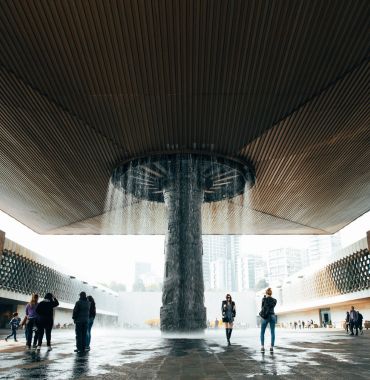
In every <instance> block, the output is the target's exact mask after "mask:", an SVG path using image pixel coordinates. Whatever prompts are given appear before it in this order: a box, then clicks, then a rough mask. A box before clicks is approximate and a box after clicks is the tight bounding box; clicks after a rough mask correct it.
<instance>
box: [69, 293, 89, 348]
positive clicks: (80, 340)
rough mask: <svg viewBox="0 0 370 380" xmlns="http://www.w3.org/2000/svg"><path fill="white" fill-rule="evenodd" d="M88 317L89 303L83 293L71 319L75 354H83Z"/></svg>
mask: <svg viewBox="0 0 370 380" xmlns="http://www.w3.org/2000/svg"><path fill="white" fill-rule="evenodd" d="M89 315H90V302H89V301H88V299H87V297H86V293H85V292H81V293H80V299H79V300H78V301H77V302H76V304H75V307H74V308H73V314H72V319H73V322H74V323H75V331H76V349H75V352H79V353H80V352H85V349H86V337H87V327H88V323H89Z"/></svg>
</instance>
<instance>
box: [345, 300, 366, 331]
mask: <svg viewBox="0 0 370 380" xmlns="http://www.w3.org/2000/svg"><path fill="white" fill-rule="evenodd" d="M362 320H363V316H362V314H361V313H360V312H359V311H358V310H355V307H354V306H351V310H350V311H347V313H346V331H347V333H348V332H350V335H355V333H354V330H356V335H358V331H360V333H361V334H363V333H364V330H363V327H362Z"/></svg>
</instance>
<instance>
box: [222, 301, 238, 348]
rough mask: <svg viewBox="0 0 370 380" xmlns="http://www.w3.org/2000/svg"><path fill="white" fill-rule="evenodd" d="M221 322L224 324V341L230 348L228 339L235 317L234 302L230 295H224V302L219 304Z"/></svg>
mask: <svg viewBox="0 0 370 380" xmlns="http://www.w3.org/2000/svg"><path fill="white" fill-rule="evenodd" d="M221 312H222V322H224V323H225V330H226V339H227V343H228V345H229V346H230V344H231V343H230V338H231V334H232V332H233V324H234V318H235V315H236V308H235V302H234V301H233V300H232V298H231V295H230V294H226V300H223V301H222V304H221Z"/></svg>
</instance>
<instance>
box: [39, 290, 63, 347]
mask: <svg viewBox="0 0 370 380" xmlns="http://www.w3.org/2000/svg"><path fill="white" fill-rule="evenodd" d="M58 305H59V302H58V300H57V299H56V298H55V297H54V296H53V295H52V294H51V293H46V294H45V297H44V299H43V300H42V301H41V302H40V303H39V304H38V305H37V307H36V314H37V322H36V325H37V349H38V350H40V349H41V345H42V339H43V338H44V332H45V335H46V345H47V347H48V350H49V351H50V350H51V330H52V329H53V325H54V308H55V307H57V306H58Z"/></svg>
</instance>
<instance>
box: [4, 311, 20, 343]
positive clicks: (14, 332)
mask: <svg viewBox="0 0 370 380" xmlns="http://www.w3.org/2000/svg"><path fill="white" fill-rule="evenodd" d="M20 323H21V319H20V318H19V317H18V313H13V318H12V319H11V320H10V322H9V325H10V329H11V331H12V333H11V334H10V335H8V336H7V337H6V338H5V341H6V342H7V341H8V339H9V338H10V337H12V336H14V342H18V341H17V330H18V328H19V325H20Z"/></svg>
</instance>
